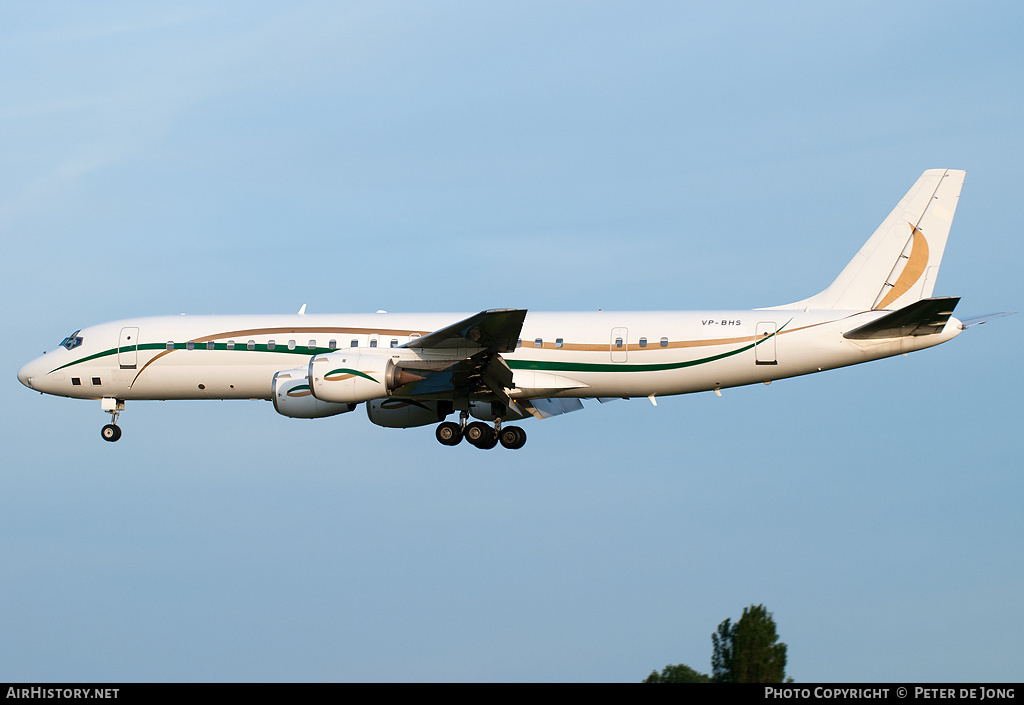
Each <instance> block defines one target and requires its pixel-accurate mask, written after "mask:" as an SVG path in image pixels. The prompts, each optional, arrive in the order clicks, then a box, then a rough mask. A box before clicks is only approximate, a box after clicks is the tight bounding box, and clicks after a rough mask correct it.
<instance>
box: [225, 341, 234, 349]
mask: <svg viewBox="0 0 1024 705" xmlns="http://www.w3.org/2000/svg"><path fill="white" fill-rule="evenodd" d="M224 347H225V349H227V350H234V349H235V341H233V340H229V341H228V344H227V345H225V346H224Z"/></svg>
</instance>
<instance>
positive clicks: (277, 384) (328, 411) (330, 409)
mask: <svg viewBox="0 0 1024 705" xmlns="http://www.w3.org/2000/svg"><path fill="white" fill-rule="evenodd" d="M272 390H273V392H272V396H271V399H273V400H274V408H275V409H277V413H279V414H281V415H283V416H289V417H291V418H293V419H321V418H324V417H325V416H335V415H337V414H344V413H345V412H347V411H352V410H353V409H355V408H356V406H358V405H357V404H347V403H342V404H335V403H332V402H328V401H320V400H319V399H317V398H316V397H314V396H313V393H312V392H311V391H310V389H309V378H308V377H306V368H304V367H300V368H299V369H297V370H281V371H280V372H278V373H277V374H275V375H274V382H273V385H272Z"/></svg>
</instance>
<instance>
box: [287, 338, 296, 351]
mask: <svg viewBox="0 0 1024 705" xmlns="http://www.w3.org/2000/svg"><path fill="white" fill-rule="evenodd" d="M288 349H289V350H294V349H295V341H294V340H289V341H288Z"/></svg>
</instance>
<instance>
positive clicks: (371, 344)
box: [370, 340, 377, 348]
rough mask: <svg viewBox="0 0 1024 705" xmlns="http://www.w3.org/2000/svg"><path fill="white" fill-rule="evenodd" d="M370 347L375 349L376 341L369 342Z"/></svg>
mask: <svg viewBox="0 0 1024 705" xmlns="http://www.w3.org/2000/svg"><path fill="white" fill-rule="evenodd" d="M370 347H371V348H375V347H377V341H376V340H371V341H370Z"/></svg>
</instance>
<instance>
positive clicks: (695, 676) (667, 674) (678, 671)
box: [644, 663, 711, 683]
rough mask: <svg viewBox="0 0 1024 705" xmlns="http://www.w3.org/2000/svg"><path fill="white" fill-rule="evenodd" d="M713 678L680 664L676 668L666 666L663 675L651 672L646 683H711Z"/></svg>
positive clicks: (662, 671) (662, 670)
mask: <svg viewBox="0 0 1024 705" xmlns="http://www.w3.org/2000/svg"><path fill="white" fill-rule="evenodd" d="M710 682H711V676H709V675H707V674H706V673H699V672H697V671H695V670H693V669H692V668H690V667H689V666H687V665H686V664H683V663H678V664H676V665H674V666H671V665H670V666H665V668H663V669H661V673H658V672H657V671H651V675H649V676H647V678H646V679H645V680H644V683H710Z"/></svg>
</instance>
